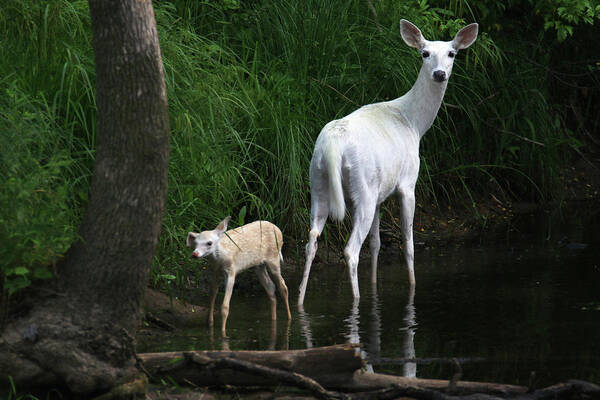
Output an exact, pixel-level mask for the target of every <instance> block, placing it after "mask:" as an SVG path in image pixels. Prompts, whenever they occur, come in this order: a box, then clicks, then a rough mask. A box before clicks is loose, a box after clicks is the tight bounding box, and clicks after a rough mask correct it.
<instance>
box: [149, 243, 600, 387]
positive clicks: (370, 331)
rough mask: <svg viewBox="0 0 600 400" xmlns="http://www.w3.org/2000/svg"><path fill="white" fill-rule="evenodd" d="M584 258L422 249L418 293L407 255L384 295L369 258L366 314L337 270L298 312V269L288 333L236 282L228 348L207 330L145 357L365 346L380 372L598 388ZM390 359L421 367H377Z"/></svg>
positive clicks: (328, 266) (596, 272)
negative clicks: (458, 370)
mask: <svg viewBox="0 0 600 400" xmlns="http://www.w3.org/2000/svg"><path fill="white" fill-rule="evenodd" d="M580 247H582V246H571V245H568V246H567V245H563V246H562V247H559V246H558V245H557V244H556V243H554V244H549V243H542V244H518V245H514V244H512V245H506V244H505V245H486V246H463V247H456V248H454V247H451V248H427V249H424V248H421V249H420V250H418V251H417V254H416V261H415V270H416V277H417V287H416V290H415V291H414V293H413V292H411V290H409V287H408V284H407V273H406V267H405V265H404V263H403V262H402V261H401V259H402V257H401V254H399V253H395V252H393V253H394V254H390V251H383V252H382V254H381V255H380V265H379V269H378V281H377V284H376V285H371V283H370V273H371V268H370V265H369V262H368V257H364V261H361V264H360V265H359V281H360V290H361V298H360V301H359V302H354V301H353V300H352V296H351V288H350V283H349V281H348V277H347V272H346V270H345V267H344V265H343V263H342V262H341V261H340V260H337V259H336V260H333V259H332V260H328V261H327V262H321V263H319V264H315V265H314V266H313V268H312V272H311V277H310V280H309V284H308V289H307V295H306V299H305V304H304V307H303V310H298V308H297V306H296V297H297V294H298V285H299V283H300V280H301V273H302V271H301V268H302V267H300V266H286V267H285V268H284V270H283V273H284V278H285V279H286V282H287V284H288V287H289V288H290V303H291V307H292V317H293V319H292V321H291V323H290V324H287V322H286V320H285V311H284V310H283V306H282V302H281V301H280V300H278V313H279V318H280V319H279V320H278V321H277V323H276V325H275V326H274V325H273V324H272V323H271V320H270V314H269V305H268V300H267V297H266V295H265V294H264V292H262V289H261V288H260V286H259V284H258V281H257V279H256V277H255V275H254V274H252V273H246V274H243V275H240V276H239V277H238V282H239V281H242V280H248V281H251V282H252V283H247V284H244V285H240V286H239V287H237V286H236V288H235V289H234V294H233V297H232V300H231V308H230V315H229V319H228V325H227V332H228V336H229V338H228V339H227V340H226V341H223V340H221V338H220V337H219V335H218V334H217V333H215V334H214V335H212V336H211V335H210V332H209V330H208V328H207V327H205V326H199V327H198V328H197V329H191V330H188V331H186V332H184V333H183V334H181V335H179V334H178V335H173V336H170V337H169V339H168V340H167V341H161V343H155V344H152V343H147V344H145V345H142V348H141V349H139V350H141V351H158V350H161V351H166V350H185V349H198V350H202V349H222V348H230V349H232V350H234V349H273V348H274V349H288V348H289V349H302V348H307V347H314V346H326V345H331V344H336V343H346V342H352V343H363V345H364V352H365V354H364V355H365V357H367V358H369V359H371V360H373V361H374V364H375V365H374V366H373V368H374V370H375V371H378V372H392V373H396V374H403V375H406V376H417V377H421V378H441V379H448V378H450V377H451V376H452V373H453V368H452V366H451V364H450V363H449V362H448V360H450V359H451V358H458V359H459V360H460V362H461V365H462V370H463V378H462V379H464V380H479V381H495V382H504V383H514V384H525V385H526V384H528V382H529V379H530V375H531V372H532V371H535V374H536V375H535V376H536V378H535V380H536V383H537V385H538V386H544V385H548V384H553V383H557V382H559V381H564V380H567V379H572V378H576V379H584V380H590V381H594V382H600V258H599V255H600V247H599V246H598V245H597V244H594V243H590V244H588V245H587V246H585V248H583V249H582V248H580ZM364 255H365V256H366V254H364ZM221 295H222V291H221ZM198 300H199V301H200V302H201V304H204V303H206V302H207V299H206V298H201V299H198ZM220 300H221V298H218V299H217V302H218V303H219V304H220ZM219 319H220V317H219V316H218V315H217V316H216V321H215V322H216V323H217V324H218V322H219ZM382 358H386V359H389V358H392V359H400V358H411V359H412V358H417V359H419V360H422V362H421V363H418V364H415V363H408V364H404V365H381V362H380V360H381V359H382Z"/></svg>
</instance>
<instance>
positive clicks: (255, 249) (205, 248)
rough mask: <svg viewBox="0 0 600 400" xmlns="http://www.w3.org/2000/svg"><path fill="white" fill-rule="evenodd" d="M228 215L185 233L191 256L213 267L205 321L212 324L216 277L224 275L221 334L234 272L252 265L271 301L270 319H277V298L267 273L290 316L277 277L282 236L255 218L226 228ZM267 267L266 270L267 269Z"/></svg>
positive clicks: (285, 290) (282, 283) (284, 290)
mask: <svg viewBox="0 0 600 400" xmlns="http://www.w3.org/2000/svg"><path fill="white" fill-rule="evenodd" d="M230 218H231V217H227V218H225V219H224V220H223V221H221V223H220V224H219V225H218V226H217V227H216V228H215V229H214V230H212V231H203V232H200V233H196V232H189V233H188V236H187V246H188V247H192V248H193V249H194V252H193V253H192V257H194V258H200V257H207V258H208V259H209V261H210V264H211V266H212V269H213V276H212V282H211V286H210V306H209V311H208V324H209V326H211V327H212V326H213V312H214V308H215V298H216V296H217V289H218V287H217V278H218V275H219V274H220V273H224V274H225V296H224V298H223V305H222V306H221V334H222V335H223V336H225V326H226V324H227V317H228V316H229V302H230V300H231V294H232V292H233V285H234V284H235V277H236V275H237V274H238V273H240V272H242V271H245V270H247V269H249V268H251V267H254V266H256V269H255V272H256V275H257V276H258V280H259V281H260V283H261V284H262V286H263V287H264V288H265V290H266V292H267V295H268V296H269V301H270V302H271V319H272V320H273V321H275V320H276V319H277V311H276V308H277V299H276V298H275V285H274V284H273V281H272V280H271V278H270V277H269V272H270V273H271V275H272V276H273V277H274V278H275V282H276V283H277V289H279V294H280V295H281V297H282V298H283V301H284V303H285V308H286V311H287V316H288V320H289V319H291V318H292V314H291V313H290V306H289V302H288V288H287V286H286V285H285V281H284V280H283V277H282V276H281V268H280V266H281V261H283V255H282V254H281V247H282V246H283V235H282V234H281V231H280V230H279V228H278V227H277V226H275V225H274V224H272V223H271V222H268V221H255V222H252V223H250V224H247V225H244V226H240V227H239V228H235V229H232V230H229V231H227V223H228V222H229V219H230ZM267 269H268V271H267Z"/></svg>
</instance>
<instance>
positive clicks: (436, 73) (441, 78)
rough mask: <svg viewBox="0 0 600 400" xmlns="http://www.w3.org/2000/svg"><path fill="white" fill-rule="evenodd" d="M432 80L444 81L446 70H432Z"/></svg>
mask: <svg viewBox="0 0 600 400" xmlns="http://www.w3.org/2000/svg"><path fill="white" fill-rule="evenodd" d="M433 80H434V81H436V82H444V81H445V80H446V72H444V71H441V70H439V69H438V70H437V71H433Z"/></svg>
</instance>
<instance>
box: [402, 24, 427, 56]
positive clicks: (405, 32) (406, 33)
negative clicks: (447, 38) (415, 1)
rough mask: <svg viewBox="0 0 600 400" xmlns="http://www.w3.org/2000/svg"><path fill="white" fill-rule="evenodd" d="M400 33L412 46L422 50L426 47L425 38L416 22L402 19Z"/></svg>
mask: <svg viewBox="0 0 600 400" xmlns="http://www.w3.org/2000/svg"><path fill="white" fill-rule="evenodd" d="M400 34H401V35H402V39H403V40H404V42H405V43H406V44H407V45H409V46H410V47H414V48H415V49H419V50H421V49H422V48H423V47H425V38H424V37H423V34H422V33H421V30H420V29H419V28H417V26H416V25H415V24H413V23H412V22H410V21H407V20H405V19H401V20H400Z"/></svg>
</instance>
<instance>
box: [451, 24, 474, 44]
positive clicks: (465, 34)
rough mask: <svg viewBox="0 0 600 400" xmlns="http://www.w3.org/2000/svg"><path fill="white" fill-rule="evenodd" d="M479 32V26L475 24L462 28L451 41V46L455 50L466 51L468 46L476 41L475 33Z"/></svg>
mask: <svg viewBox="0 0 600 400" xmlns="http://www.w3.org/2000/svg"><path fill="white" fill-rule="evenodd" d="M478 32H479V25H478V24H476V23H473V24H469V25H467V26H465V27H464V28H462V29H461V30H460V31H458V33H457V34H456V36H454V39H453V40H452V46H453V47H454V48H455V49H456V50H462V49H466V48H467V47H469V46H470V45H472V44H473V42H474V41H475V39H477V33H478Z"/></svg>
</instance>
